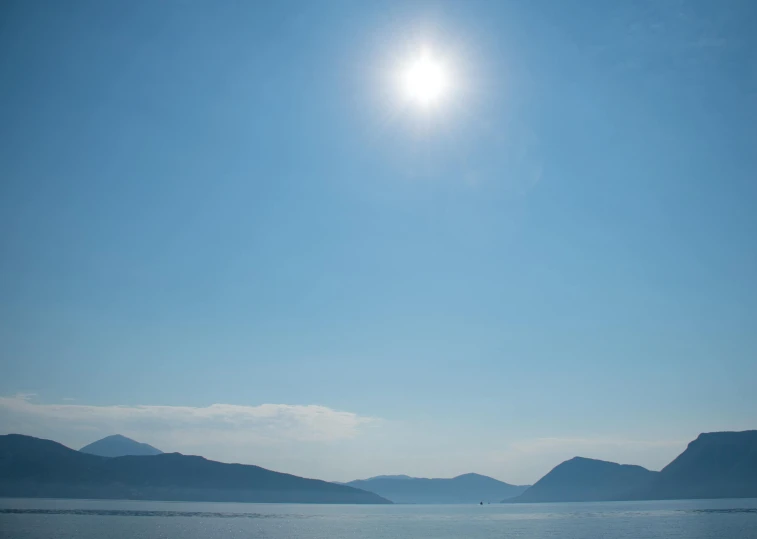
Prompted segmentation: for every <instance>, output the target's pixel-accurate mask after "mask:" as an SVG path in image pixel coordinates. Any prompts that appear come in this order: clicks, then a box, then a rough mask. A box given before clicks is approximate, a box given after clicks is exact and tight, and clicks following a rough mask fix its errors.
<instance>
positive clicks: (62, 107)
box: [0, 0, 757, 483]
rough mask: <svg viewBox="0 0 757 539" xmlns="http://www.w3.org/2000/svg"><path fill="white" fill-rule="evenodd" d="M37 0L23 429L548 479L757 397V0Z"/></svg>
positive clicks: (14, 289) (652, 452) (26, 8)
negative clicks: (420, 69) (429, 101)
mask: <svg viewBox="0 0 757 539" xmlns="http://www.w3.org/2000/svg"><path fill="white" fill-rule="evenodd" d="M3 10H4V14H3V16H2V17H0V179H1V180H0V181H1V182H2V183H1V184H0V225H1V226H0V249H1V250H2V254H1V256H0V361H1V363H0V396H2V397H1V398H0V429H2V430H3V431H6V432H11V431H16V432H19V431H20V432H26V433H28V434H34V435H38V436H48V437H52V438H55V439H57V440H59V441H61V442H64V443H67V444H70V445H72V446H77V445H84V444H85V443H88V442H90V441H92V440H93V439H96V438H98V437H99V436H100V435H105V434H111V433H113V432H122V433H123V434H127V435H132V436H134V437H137V438H138V439H140V441H145V442H148V443H152V444H153V445H157V446H158V447H161V448H163V449H164V450H178V451H183V452H196V453H201V454H204V455H207V456H210V457H214V458H220V459H224V460H234V461H241V462H253V463H256V464H261V465H265V466H268V467H271V468H274V469H278V470H283V471H289V472H292V473H299V474H302V475H308V476H314V477H322V478H325V479H334V480H346V479H354V478H356V477H364V476H369V475H376V474H384V473H407V474H410V475H424V476H451V475H455V474H458V473H464V472H469V471H475V472H480V473H486V474H488V475H492V476H494V477H497V478H500V479H504V480H507V481H510V482H520V483H526V482H531V481H535V480H536V479H538V477H540V475H541V474H543V473H545V472H546V471H548V470H549V468H551V466H553V465H555V464H557V463H558V462H559V461H560V460H562V459H564V458H569V457H572V456H574V455H577V454H580V455H583V456H593V457H597V458H606V459H609V460H618V461H622V462H632V463H638V464H642V465H646V466H649V467H652V468H659V467H661V466H662V465H664V464H665V463H666V462H667V461H668V460H670V459H671V458H672V457H674V456H675V455H676V454H677V453H678V452H680V451H681V450H682V449H683V448H684V447H685V444H686V442H687V441H688V440H690V439H692V438H693V437H695V436H696V435H697V434H698V433H699V432H702V431H710V430H731V429H747V428H755V427H757V423H755V419H754V410H756V409H757V393H756V392H755V391H754V387H753V385H754V383H753V381H754V380H755V379H757V361H756V360H755V357H757V325H756V324H757V287H756V286H755V284H754V283H755V281H754V277H755V275H757V242H755V237H756V235H757V213H756V212H755V211H754V208H755V207H756V206H755V204H756V203H757V182H755V179H756V178H757V153H756V152H755V151H754V148H756V147H757V68H756V67H755V63H754V57H755V53H756V52H757V37H756V36H755V35H754V32H753V31H752V30H753V28H754V24H755V23H756V22H757V7H756V6H755V4H754V3H753V2H751V1H749V0H744V1H738V0H729V1H727V2H718V3H716V2H707V1H701V2H695V1H685V0H683V1H675V2H674V1H670V2H657V1H648V2H646V1H645V2H642V1H629V2H623V3H615V2H612V3H611V2H602V1H588V0H587V1H583V2H570V3H566V2H557V1H536V2H525V1H513V2H502V1H492V2H480V1H474V0H468V1H464V2H462V1H461V2H441V1H440V2H381V3H370V2H327V1H323V2H270V3H262V2H242V3H232V2H218V3H211V2H189V3H187V2H160V3H155V2H143V1H137V2H122V3H113V2H105V3H103V2H94V1H93V2H85V1H80V0H77V1H75V2H66V3H60V2H11V3H6V5H5V6H4V8H3ZM424 46H425V47H428V48H430V49H431V50H432V51H433V52H434V54H435V55H437V56H438V57H439V58H441V59H442V60H444V61H445V62H446V64H447V65H448V66H449V68H450V73H451V74H450V78H451V89H450V91H449V95H447V96H445V99H444V100H443V101H442V102H440V103H439V104H438V105H437V106H434V107H432V108H430V109H421V108H419V107H417V106H414V105H413V104H412V103H408V102H407V100H405V99H403V96H401V95H399V92H398V91H397V88H396V81H395V79H396V72H397V70H398V69H399V68H400V66H401V65H402V64H403V62H406V61H407V58H409V57H412V55H414V54H416V53H417V50H418V49H419V48H420V47H424ZM213 405H217V406H216V407H215V408H213V407H212V406H213Z"/></svg>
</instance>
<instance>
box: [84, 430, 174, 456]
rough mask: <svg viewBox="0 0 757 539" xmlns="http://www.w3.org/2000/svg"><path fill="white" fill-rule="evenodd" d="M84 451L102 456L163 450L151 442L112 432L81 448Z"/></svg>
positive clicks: (157, 452)
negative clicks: (143, 441)
mask: <svg viewBox="0 0 757 539" xmlns="http://www.w3.org/2000/svg"><path fill="white" fill-rule="evenodd" d="M79 451H80V452H82V453H89V454H90V455H98V456H101V457H125V456H144V455H160V454H162V453H163V452H162V451H161V450H160V449H158V448H156V447H153V446H151V445H149V444H143V443H140V442H137V441H136V440H132V439H131V438H127V437H126V436H124V435H122V434H111V435H110V436H106V437H105V438H102V439H100V440H97V441H96V442H92V443H91V444H88V445H85V446H84V447H82V448H81V449H79Z"/></svg>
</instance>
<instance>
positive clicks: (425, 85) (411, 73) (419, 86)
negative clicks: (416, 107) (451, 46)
mask: <svg viewBox="0 0 757 539" xmlns="http://www.w3.org/2000/svg"><path fill="white" fill-rule="evenodd" d="M402 84H403V87H404V88H403V89H404V91H405V94H406V95H407V96H408V97H409V98H410V99H412V100H414V101H415V102H417V103H418V104H420V105H423V106H428V105H431V104H433V103H436V102H437V101H439V99H441V98H442V97H443V96H444V94H445V92H446V90H447V87H448V86H449V78H448V74H447V71H446V70H445V68H444V65H443V64H442V63H441V62H440V61H439V60H437V59H436V58H434V57H433V56H432V55H431V53H430V52H429V51H428V50H425V49H424V50H423V51H422V52H421V54H420V55H419V56H418V57H417V58H416V59H415V60H413V61H412V62H410V63H409V64H408V65H407V66H406V68H405V71H404V72H403V74H402Z"/></svg>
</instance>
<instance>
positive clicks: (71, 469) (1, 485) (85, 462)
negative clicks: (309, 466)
mask: <svg viewBox="0 0 757 539" xmlns="http://www.w3.org/2000/svg"><path fill="white" fill-rule="evenodd" d="M0 496H5V497H17V498H21V497H26V498H34V497H44V498H95V499H131V500H175V501H218V502H290V503H391V502H389V501H388V500H385V499H384V498H382V497H380V496H378V495H376V494H374V493H372V492H365V491H362V490H359V489H356V488H352V487H349V486H345V485H336V484H334V483H328V482H326V481H319V480H316V479H305V478H302V477H297V476H294V475H289V474H284V473H278V472H273V471H271V470H266V469H265V468H261V467H259V466H248V465H242V464H224V463H221V462H215V461H212V460H207V459H205V458H203V457H195V456H189V455H182V454H180V453H163V454H159V455H149V456H124V457H113V458H110V457H101V456H97V455H90V454H87V453H82V452H80V451H74V450H73V449H69V448H67V447H65V446H63V445H61V444H59V443H57V442H53V441H51V440H42V439H39V438H33V437H31V436H22V435H20V434H8V435H4V436H0Z"/></svg>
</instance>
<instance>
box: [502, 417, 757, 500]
mask: <svg viewBox="0 0 757 539" xmlns="http://www.w3.org/2000/svg"><path fill="white" fill-rule="evenodd" d="M752 497H757V430H749V431H743V432H711V433H706V434H700V435H699V436H698V437H697V439H696V440H694V441H693V442H691V443H690V444H689V445H688V447H687V448H686V450H685V451H684V452H683V453H681V454H680V455H679V456H678V457H677V458H676V459H675V460H673V462H671V463H670V464H668V465H667V466H665V468H663V469H662V471H660V472H651V471H649V470H647V469H645V468H642V467H640V466H628V465H621V464H615V463H614V462H605V461H601V460H592V459H585V458H581V457H576V458H574V459H571V460H568V461H565V462H563V463H562V464H560V465H559V466H557V467H555V468H554V469H553V470H552V471H551V472H549V473H548V474H547V475H545V476H544V477H542V478H541V479H540V480H539V481H537V482H536V484H535V485H534V486H532V487H531V488H529V489H528V490H527V491H526V492H524V493H523V494H522V495H520V496H518V497H517V498H513V499H511V500H505V501H507V502H514V503H521V502H576V501H609V500H664V499H693V498H752Z"/></svg>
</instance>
